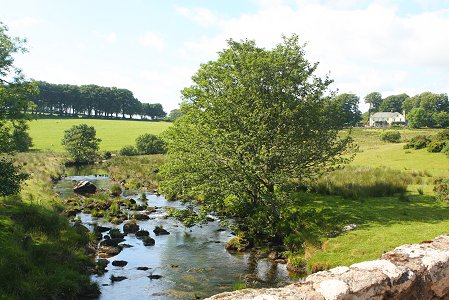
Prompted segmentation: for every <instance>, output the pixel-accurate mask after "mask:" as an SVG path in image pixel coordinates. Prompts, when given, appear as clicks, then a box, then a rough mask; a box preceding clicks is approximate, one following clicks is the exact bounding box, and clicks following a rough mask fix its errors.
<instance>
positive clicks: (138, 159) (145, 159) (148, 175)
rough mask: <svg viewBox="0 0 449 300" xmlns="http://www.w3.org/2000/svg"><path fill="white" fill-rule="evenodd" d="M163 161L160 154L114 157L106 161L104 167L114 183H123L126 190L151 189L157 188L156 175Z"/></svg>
mask: <svg viewBox="0 0 449 300" xmlns="http://www.w3.org/2000/svg"><path fill="white" fill-rule="evenodd" d="M164 160H165V156H164V155H162V154H153V155H140V156H116V157H114V158H112V159H110V160H108V161H107V162H106V163H105V164H104V167H105V168H106V169H107V170H108V173H109V175H110V177H111V178H112V179H113V180H114V181H116V182H120V181H124V182H125V187H126V188H129V189H142V188H146V189H152V188H158V187H159V182H158V178H157V174H158V172H159V167H160V166H161V165H162V164H163V163H164Z"/></svg>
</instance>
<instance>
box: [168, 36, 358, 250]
mask: <svg viewBox="0 0 449 300" xmlns="http://www.w3.org/2000/svg"><path fill="white" fill-rule="evenodd" d="M316 68H317V64H310V63H309V62H308V61H307V60H306V59H305V57H304V49H303V46H301V45H299V44H298V37H297V36H292V37H291V38H284V41H283V43H281V44H279V45H277V46H276V47H275V48H274V49H272V50H266V49H263V48H259V47H257V46H256V44H255V42H254V41H242V42H236V41H233V40H230V41H228V48H227V49H225V50H223V51H222V52H220V53H219V57H218V59H217V60H216V61H211V62H208V63H206V64H203V65H201V68H200V69H199V70H198V72H197V73H196V74H195V75H194V76H193V81H194V85H192V86H191V87H189V88H186V89H184V90H183V91H182V93H183V96H184V100H185V103H184V104H183V111H184V113H185V115H184V116H183V117H182V118H180V119H178V120H177V122H175V123H174V125H173V126H172V127H170V128H169V129H168V130H167V133H166V134H165V136H164V137H165V139H166V141H167V144H168V152H167V163H166V164H165V165H164V166H163V167H162V169H161V173H162V175H163V181H162V182H161V188H162V192H163V193H164V194H165V195H166V196H167V197H168V198H175V197H177V198H181V199H184V200H190V201H194V200H195V199H201V203H202V204H203V205H204V206H205V208H206V209H207V210H209V211H215V212H220V213H223V214H225V215H227V216H233V217H235V219H236V220H237V224H236V226H237V229H238V231H241V232H245V234H246V235H247V236H248V238H249V239H252V240H253V241H255V240H257V241H258V242H263V241H264V240H268V241H272V242H275V243H279V242H282V240H283V239H284V237H285V231H284V229H283V228H281V224H282V222H283V221H282V214H283V211H284V210H285V209H286V207H287V206H288V197H286V195H285V194H284V193H283V192H282V190H283V189H284V187H285V185H287V184H288V182H289V181H290V180H291V179H292V178H297V179H298V180H300V181H301V180H303V179H304V178H309V177H314V176H316V175H318V174H321V173H323V172H327V171H328V170H330V169H333V167H334V166H335V164H339V163H344V162H346V161H347V160H348V158H347V157H345V158H344V157H342V156H341V155H342V154H343V153H344V151H345V150H346V149H347V148H348V147H349V145H350V144H351V140H350V138H348V137H342V138H340V137H338V130H339V129H340V127H341V124H339V122H338V120H337V118H336V114H337V112H335V111H334V110H333V108H334V106H333V103H332V102H331V100H330V99H329V97H326V96H327V95H326V93H327V91H328V85H329V84H330V83H331V82H332V81H331V80H330V79H329V78H327V77H326V78H324V79H321V78H319V77H317V76H315V75H314V72H315V70H316Z"/></svg>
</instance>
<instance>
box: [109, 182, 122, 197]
mask: <svg viewBox="0 0 449 300" xmlns="http://www.w3.org/2000/svg"><path fill="white" fill-rule="evenodd" d="M121 193H122V188H121V186H120V184H118V183H115V184H113V185H112V186H111V195H112V196H114V197H118V196H120V194H121Z"/></svg>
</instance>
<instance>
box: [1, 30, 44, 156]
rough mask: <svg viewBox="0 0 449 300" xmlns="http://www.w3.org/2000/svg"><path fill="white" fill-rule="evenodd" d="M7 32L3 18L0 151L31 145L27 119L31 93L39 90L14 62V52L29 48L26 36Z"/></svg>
mask: <svg viewBox="0 0 449 300" xmlns="http://www.w3.org/2000/svg"><path fill="white" fill-rule="evenodd" d="M7 33H8V28H7V27H6V26H5V25H4V24H3V23H1V22H0V138H1V141H2V143H1V144H0V153H1V152H11V151H16V150H20V151H26V150H28V148H29V147H30V146H31V139H30V137H29V135H28V133H27V132H26V131H27V129H28V125H27V123H26V121H27V120H29V119H30V115H29V113H28V110H29V108H30V107H31V106H32V102H31V101H30V97H31V96H32V95H33V94H34V93H36V88H35V86H34V85H33V83H31V82H29V81H26V80H25V78H24V76H23V74H22V71H21V70H20V69H19V68H17V67H16V66H15V65H14V55H15V54H16V53H21V52H26V49H25V47H24V43H25V40H23V39H19V38H15V37H10V36H9V35H8V34H7Z"/></svg>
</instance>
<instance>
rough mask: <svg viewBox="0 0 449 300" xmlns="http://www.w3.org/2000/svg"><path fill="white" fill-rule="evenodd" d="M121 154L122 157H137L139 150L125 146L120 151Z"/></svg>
mask: <svg viewBox="0 0 449 300" xmlns="http://www.w3.org/2000/svg"><path fill="white" fill-rule="evenodd" d="M119 154H120V155H122V156H134V155H137V149H136V147H134V146H124V147H123V148H122V149H120V151H119Z"/></svg>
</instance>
